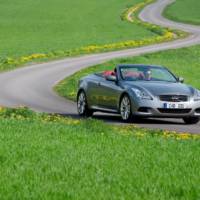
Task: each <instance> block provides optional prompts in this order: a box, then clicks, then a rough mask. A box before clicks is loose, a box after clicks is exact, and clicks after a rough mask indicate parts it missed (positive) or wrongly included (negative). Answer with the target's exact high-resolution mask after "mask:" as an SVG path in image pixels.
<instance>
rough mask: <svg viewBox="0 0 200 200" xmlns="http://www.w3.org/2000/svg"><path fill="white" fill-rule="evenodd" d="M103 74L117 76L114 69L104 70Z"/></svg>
mask: <svg viewBox="0 0 200 200" xmlns="http://www.w3.org/2000/svg"><path fill="white" fill-rule="evenodd" d="M103 76H116V73H115V72H114V71H111V70H108V71H104V72H103Z"/></svg>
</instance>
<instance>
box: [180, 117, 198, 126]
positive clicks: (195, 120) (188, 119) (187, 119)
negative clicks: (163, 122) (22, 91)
mask: <svg viewBox="0 0 200 200" xmlns="http://www.w3.org/2000/svg"><path fill="white" fill-rule="evenodd" d="M199 120H200V118H199V117H184V118H183V121H184V122H185V123H186V124H197V123H198V122H199Z"/></svg>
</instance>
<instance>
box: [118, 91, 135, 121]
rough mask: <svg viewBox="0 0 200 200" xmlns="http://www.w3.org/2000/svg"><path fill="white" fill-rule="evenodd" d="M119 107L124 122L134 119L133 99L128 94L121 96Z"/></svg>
mask: <svg viewBox="0 0 200 200" xmlns="http://www.w3.org/2000/svg"><path fill="white" fill-rule="evenodd" d="M119 109H120V115H121V118H122V120H123V121H124V122H130V121H132V111H131V100H130V98H129V96H128V95H127V94H125V95H124V96H123V97H122V98H121V101H120V107H119Z"/></svg>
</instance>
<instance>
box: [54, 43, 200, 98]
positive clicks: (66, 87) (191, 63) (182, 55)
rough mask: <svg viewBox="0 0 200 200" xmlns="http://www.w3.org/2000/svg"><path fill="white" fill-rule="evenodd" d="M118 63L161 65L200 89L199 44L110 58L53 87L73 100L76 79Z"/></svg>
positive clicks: (111, 67) (76, 83)
mask: <svg viewBox="0 0 200 200" xmlns="http://www.w3.org/2000/svg"><path fill="white" fill-rule="evenodd" d="M120 63H122V64H123V63H132V64H141V63H142V64H153V65H163V66H166V67H168V68H169V69H170V70H172V72H174V73H175V74H176V75H178V76H182V77H184V78H185V82H186V83H187V84H191V85H192V86H194V87H197V88H199V89H200V82H199V74H200V46H194V47H190V48H184V49H177V50H168V51H163V52H159V53H153V54H146V55H143V56H138V57H133V58H123V59H117V60H112V61H109V62H107V63H104V64H101V65H97V66H94V67H90V68H87V69H84V70H81V71H79V72H77V73H75V74H74V75H72V76H70V77H68V78H66V79H65V80H63V81H61V82H60V83H59V84H58V85H57V86H56V87H55V89H56V91H57V92H58V93H59V94H60V95H61V96H64V97H67V98H69V99H72V100H75V99H76V92H77V86H78V80H79V79H80V78H81V77H83V76H85V75H87V74H90V73H93V72H100V71H103V70H107V69H114V67H115V66H116V65H117V64H120Z"/></svg>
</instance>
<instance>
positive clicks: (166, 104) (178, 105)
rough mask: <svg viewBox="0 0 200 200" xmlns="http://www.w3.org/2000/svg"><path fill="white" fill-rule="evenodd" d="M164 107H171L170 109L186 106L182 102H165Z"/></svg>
mask: <svg viewBox="0 0 200 200" xmlns="http://www.w3.org/2000/svg"><path fill="white" fill-rule="evenodd" d="M163 107H164V108H169V109H184V108H185V106H184V104H181V103H164V104H163Z"/></svg>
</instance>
